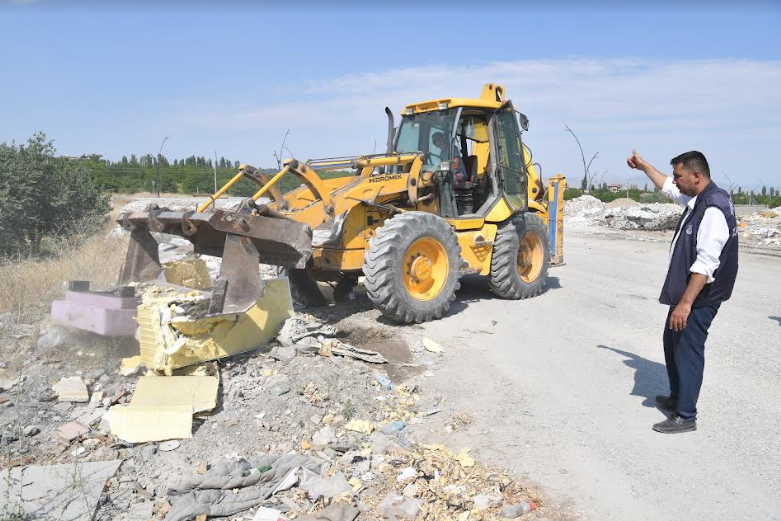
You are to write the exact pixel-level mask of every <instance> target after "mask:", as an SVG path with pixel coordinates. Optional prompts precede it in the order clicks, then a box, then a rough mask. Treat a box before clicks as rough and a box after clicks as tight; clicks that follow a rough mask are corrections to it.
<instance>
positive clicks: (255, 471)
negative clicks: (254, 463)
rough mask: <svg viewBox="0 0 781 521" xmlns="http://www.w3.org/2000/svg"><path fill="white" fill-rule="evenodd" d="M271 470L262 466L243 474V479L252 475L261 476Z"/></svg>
mask: <svg viewBox="0 0 781 521" xmlns="http://www.w3.org/2000/svg"><path fill="white" fill-rule="evenodd" d="M269 470H271V467H270V466H268V465H263V466H260V467H257V468H254V469H249V470H248V471H247V472H245V473H244V477H247V476H252V475H254V474H263V473H264V472H268V471H269Z"/></svg>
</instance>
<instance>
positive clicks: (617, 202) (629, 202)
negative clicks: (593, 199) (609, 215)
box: [607, 197, 640, 208]
mask: <svg viewBox="0 0 781 521" xmlns="http://www.w3.org/2000/svg"><path fill="white" fill-rule="evenodd" d="M632 206H640V203H638V202H637V201H635V200H634V199H629V198H627V197H621V198H619V199H614V200H613V201H610V202H609V203H607V207H608V208H624V207H632Z"/></svg>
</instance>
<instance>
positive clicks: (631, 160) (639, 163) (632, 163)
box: [626, 148, 667, 190]
mask: <svg viewBox="0 0 781 521" xmlns="http://www.w3.org/2000/svg"><path fill="white" fill-rule="evenodd" d="M626 164H627V165H629V167H630V168H634V169H636V170H642V171H643V172H644V173H645V175H647V176H648V178H649V179H650V180H651V181H652V182H653V183H654V185H655V186H656V188H658V189H659V190H662V189H663V188H664V182H665V181H666V180H667V176H666V175H664V174H663V173H661V172H660V171H659V170H657V169H656V168H654V167H653V165H651V163H649V162H647V161H646V160H645V159H643V158H642V157H640V154H638V153H637V150H635V149H634V148H633V149H632V155H631V156H629V157H628V158H627V160H626Z"/></svg>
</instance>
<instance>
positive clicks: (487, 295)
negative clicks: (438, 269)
mask: <svg viewBox="0 0 781 521" xmlns="http://www.w3.org/2000/svg"><path fill="white" fill-rule="evenodd" d="M562 287H563V286H562V285H561V283H560V282H559V278H558V277H548V278H547V279H546V280H545V287H544V288H543V290H542V295H544V294H545V293H547V292H548V291H550V290H552V289H561V288H562ZM498 298H499V297H497V296H496V295H494V294H493V293H491V290H490V289H488V278H487V277H483V276H481V275H464V276H462V277H461V289H459V290H458V292H457V293H456V300H455V301H454V302H453V303H452V304H451V305H450V310H449V311H448V312H447V313H445V316H450V315H454V314H456V313H460V312H462V311H464V310H465V309H466V308H467V307H469V304H472V303H475V302H480V301H482V300H494V299H498Z"/></svg>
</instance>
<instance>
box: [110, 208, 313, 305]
mask: <svg viewBox="0 0 781 521" xmlns="http://www.w3.org/2000/svg"><path fill="white" fill-rule="evenodd" d="M117 222H118V223H120V224H121V225H122V227H123V228H124V229H126V230H128V231H130V232H131V233H130V246H129V247H128V251H127V257H126V258H125V264H124V265H123V266H122V271H121V274H120V281H119V283H120V285H123V286H124V285H127V284H129V283H131V282H147V281H150V280H154V279H155V278H157V276H158V275H159V274H160V272H161V270H162V269H161V266H160V260H159V257H158V253H157V248H158V243H157V241H156V240H155V238H154V236H153V235H152V233H153V232H157V233H166V234H170V235H178V236H179V237H183V238H185V239H187V240H189V241H190V242H192V243H193V251H194V252H195V253H198V254H203V255H212V256H215V257H222V265H221V267H220V275H219V277H218V278H217V280H216V281H215V282H214V284H213V290H212V299H211V302H210V304H209V316H217V315H230V314H238V313H244V312H246V311H247V310H248V309H249V308H251V307H252V306H253V305H254V304H255V302H256V301H257V298H258V297H259V296H260V295H261V294H262V292H263V287H264V286H263V284H262V281H261V279H260V269H259V266H258V264H259V263H264V264H275V265H279V266H285V267H289V268H298V269H303V268H305V267H306V263H307V261H308V260H309V258H310V257H311V256H312V230H311V228H310V227H309V226H308V225H306V224H302V223H299V222H296V221H293V220H291V219H286V218H285V217H284V216H282V215H280V214H278V213H276V212H274V211H272V210H269V209H268V208H267V207H266V206H265V205H256V204H255V203H254V201H253V200H252V199H247V200H245V201H244V202H243V203H242V204H241V206H240V207H239V208H238V209H237V210H233V211H230V210H214V211H210V212H194V211H190V212H179V211H171V210H169V209H168V208H158V207H157V206H156V205H152V206H150V207H147V208H146V209H145V210H144V211H143V212H131V213H127V214H124V215H122V217H121V218H120V219H119V220H118V221H117Z"/></svg>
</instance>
